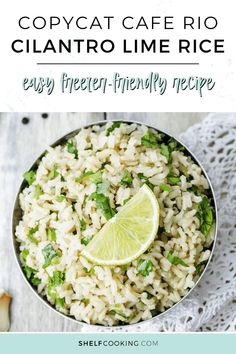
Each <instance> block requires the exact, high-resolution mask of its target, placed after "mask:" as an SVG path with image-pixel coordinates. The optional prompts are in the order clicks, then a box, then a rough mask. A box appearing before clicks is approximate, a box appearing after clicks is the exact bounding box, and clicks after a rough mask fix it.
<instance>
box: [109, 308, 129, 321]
mask: <svg viewBox="0 0 236 354" xmlns="http://www.w3.org/2000/svg"><path fill="white" fill-rule="evenodd" d="M110 315H113V316H115V315H118V316H121V317H123V318H125V319H126V320H129V319H130V316H126V315H125V314H124V313H123V312H122V311H120V310H117V309H113V310H111V311H110Z"/></svg>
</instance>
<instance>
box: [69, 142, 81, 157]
mask: <svg viewBox="0 0 236 354" xmlns="http://www.w3.org/2000/svg"><path fill="white" fill-rule="evenodd" d="M66 148H67V151H68V152H69V153H70V154H73V155H74V156H75V158H76V159H78V149H77V148H76V146H75V145H74V143H73V141H68V143H67V144H66Z"/></svg>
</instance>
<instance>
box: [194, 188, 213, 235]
mask: <svg viewBox="0 0 236 354" xmlns="http://www.w3.org/2000/svg"><path fill="white" fill-rule="evenodd" d="M196 215H197V217H198V219H199V221H200V231H201V233H203V235H205V236H207V235H208V233H209V231H210V229H211V227H212V224H213V221H214V219H213V211H212V207H211V204H210V201H209V199H208V198H207V197H206V196H205V195H204V196H202V201H201V202H200V203H199V204H198V212H197V214H196Z"/></svg>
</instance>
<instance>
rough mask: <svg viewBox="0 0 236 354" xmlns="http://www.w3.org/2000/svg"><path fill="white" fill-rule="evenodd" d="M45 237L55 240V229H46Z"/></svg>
mask: <svg viewBox="0 0 236 354" xmlns="http://www.w3.org/2000/svg"><path fill="white" fill-rule="evenodd" d="M47 238H48V240H49V241H54V242H56V240H57V234H56V230H55V229H51V228H48V229H47Z"/></svg>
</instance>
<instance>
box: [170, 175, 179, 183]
mask: <svg viewBox="0 0 236 354" xmlns="http://www.w3.org/2000/svg"><path fill="white" fill-rule="evenodd" d="M167 180H168V182H169V183H170V184H177V183H179V182H180V181H181V180H180V177H179V176H174V175H172V174H169V175H168V176H167Z"/></svg>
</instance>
